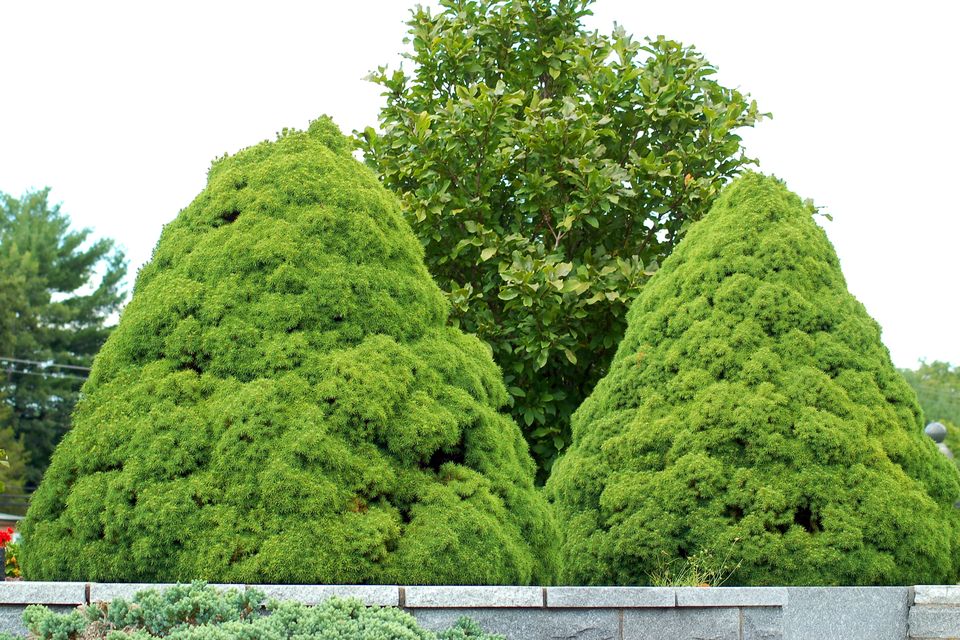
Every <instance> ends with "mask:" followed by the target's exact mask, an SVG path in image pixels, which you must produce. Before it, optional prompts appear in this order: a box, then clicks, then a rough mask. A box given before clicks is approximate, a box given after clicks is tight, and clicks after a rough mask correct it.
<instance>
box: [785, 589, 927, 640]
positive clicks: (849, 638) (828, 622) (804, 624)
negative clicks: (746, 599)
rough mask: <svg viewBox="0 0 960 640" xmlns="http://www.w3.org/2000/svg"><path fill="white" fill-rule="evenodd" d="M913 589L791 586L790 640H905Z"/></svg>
mask: <svg viewBox="0 0 960 640" xmlns="http://www.w3.org/2000/svg"><path fill="white" fill-rule="evenodd" d="M912 595H913V594H912V588H911V587H787V605H786V606H785V607H784V608H783V631H784V636H785V637H786V638H789V640H904V638H906V637H907V613H908V611H909V609H910V602H911V600H912Z"/></svg>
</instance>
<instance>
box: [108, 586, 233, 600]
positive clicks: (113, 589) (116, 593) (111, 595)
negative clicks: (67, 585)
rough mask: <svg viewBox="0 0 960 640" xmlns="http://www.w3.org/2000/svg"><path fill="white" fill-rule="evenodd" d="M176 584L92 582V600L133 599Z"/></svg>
mask: <svg viewBox="0 0 960 640" xmlns="http://www.w3.org/2000/svg"><path fill="white" fill-rule="evenodd" d="M174 586H176V585H175V584H171V583H159V582H158V583H139V582H93V583H91V584H90V602H110V601H112V600H114V599H115V598H123V599H124V600H132V599H133V596H135V595H136V594H138V593H140V592H141V591H146V590H147V589H155V590H157V591H163V590H164V589H169V588H170V587H174ZM210 586H211V587H216V588H217V589H221V590H223V591H226V590H228V589H235V590H237V591H243V590H244V589H245V588H246V587H245V586H244V585H242V584H211V585H210Z"/></svg>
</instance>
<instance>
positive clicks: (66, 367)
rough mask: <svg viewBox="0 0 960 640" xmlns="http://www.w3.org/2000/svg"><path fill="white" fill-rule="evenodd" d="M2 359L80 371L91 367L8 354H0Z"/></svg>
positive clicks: (88, 369)
mask: <svg viewBox="0 0 960 640" xmlns="http://www.w3.org/2000/svg"><path fill="white" fill-rule="evenodd" d="M0 360H4V361H6V362H18V363H21V364H33V365H37V366H38V367H44V368H47V367H57V368H59V369H76V370H78V371H90V367H81V366H80V365H76V364H58V363H56V362H41V361H39V360H24V359H23V358H9V357H7V356H0Z"/></svg>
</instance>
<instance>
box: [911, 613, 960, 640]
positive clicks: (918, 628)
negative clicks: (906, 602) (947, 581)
mask: <svg viewBox="0 0 960 640" xmlns="http://www.w3.org/2000/svg"><path fill="white" fill-rule="evenodd" d="M909 630H910V638H951V639H953V640H956V639H957V638H960V607H945V606H942V605H934V606H927V605H915V606H913V607H911V609H910V618H909Z"/></svg>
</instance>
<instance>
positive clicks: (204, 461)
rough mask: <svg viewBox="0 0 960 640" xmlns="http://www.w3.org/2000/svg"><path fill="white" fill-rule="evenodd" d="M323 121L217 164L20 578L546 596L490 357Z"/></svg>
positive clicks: (104, 370) (35, 528) (32, 536)
mask: <svg viewBox="0 0 960 640" xmlns="http://www.w3.org/2000/svg"><path fill="white" fill-rule="evenodd" d="M446 318H447V304H446V302H445V300H444V298H443V296H442V294H441V292H440V290H439V288H438V287H437V286H436V285H435V284H434V282H433V281H432V280H431V278H430V276H429V274H428V273H427V271H426V269H425V267H424V264H423V259H422V250H421V248H420V244H419V243H418V241H417V239H416V238H415V237H414V235H413V233H412V232H411V230H410V228H409V226H408V225H407V224H406V223H405V222H404V220H403V217H402V215H401V213H400V211H399V207H398V204H397V202H396V200H395V199H394V198H393V197H392V196H391V195H389V194H388V193H387V191H385V190H384V189H383V188H382V187H381V186H380V185H379V183H378V181H377V179H376V177H375V176H374V175H373V174H372V173H371V172H370V171H369V170H368V169H366V168H364V167H363V166H361V165H360V163H358V162H357V161H355V160H354V159H353V158H352V157H351V156H350V148H349V146H348V143H347V141H346V139H345V138H344V137H343V136H342V135H341V134H340V132H339V131H338V130H337V129H336V127H335V126H333V125H332V123H331V122H330V121H329V120H328V119H320V120H318V121H315V122H314V123H313V124H312V125H311V126H310V128H309V131H307V132H296V131H293V132H288V131H284V133H283V134H281V135H280V136H279V138H278V140H277V141H276V142H275V143H267V142H265V143H262V144H259V145H257V146H254V147H251V148H249V149H246V150H244V151H241V152H240V153H238V154H236V155H235V156H233V157H226V158H223V159H220V160H218V161H217V162H215V163H214V165H213V167H212V168H211V170H210V174H209V178H208V184H207V187H206V189H205V190H204V191H203V192H202V193H201V194H200V195H199V196H198V197H197V198H196V200H194V202H193V203H192V204H191V205H190V206H189V207H187V208H186V209H184V210H183V211H182V212H181V213H180V215H179V216H178V217H177V219H176V220H175V221H174V222H172V223H171V224H170V225H168V226H167V227H166V228H165V229H164V231H163V234H162V236H161V238H160V241H159V243H158V245H157V247H156V249H155V251H154V255H153V259H152V261H151V263H150V264H148V265H147V266H145V267H144V268H143V270H142V271H141V272H140V274H139V275H138V278H137V283H136V286H135V289H134V294H133V298H132V300H131V301H130V304H129V306H128V307H127V308H126V310H125V311H124V313H123V315H122V318H121V320H120V324H119V326H118V328H117V329H116V331H115V332H114V333H113V335H112V336H111V337H110V339H109V340H108V342H107V343H106V345H105V346H104V347H103V350H102V352H101V353H100V354H99V356H98V357H97V359H96V362H95V365H94V368H93V372H92V373H91V376H90V379H89V380H88V381H87V383H86V385H85V386H84V389H83V398H82V401H81V402H80V404H79V407H78V410H77V412H76V415H75V416H74V426H73V429H72V430H71V432H70V433H69V434H68V436H67V437H66V438H65V439H64V441H63V443H62V444H61V445H60V447H59V448H58V450H57V452H56V455H55V456H54V459H53V462H52V464H51V466H50V469H49V471H48V472H47V474H46V477H45V478H44V480H43V483H42V485H41V486H40V488H39V489H38V490H37V492H36V494H35V495H34V497H33V501H32V504H31V507H30V510H29V513H28V515H27V518H26V520H25V522H24V524H23V527H22V531H23V534H24V538H25V547H24V549H23V554H22V556H23V557H22V562H23V569H24V575H25V576H26V577H27V578H28V579H33V580H38V579H39V580H115V581H177V580H188V579H205V580H210V581H220V582H255V583H263V582H287V583H290V582H303V583H451V584H456V583H480V584H484V583H529V582H532V581H535V582H540V581H549V580H550V578H551V576H552V573H553V560H554V557H555V551H554V550H552V547H551V542H552V540H553V536H554V528H553V525H552V520H551V517H550V515H549V510H548V507H547V503H546V501H545V500H544V499H543V497H542V496H541V495H540V494H539V493H538V492H537V490H536V489H535V487H534V484H533V477H534V465H533V462H532V460H531V458H530V456H529V454H528V451H527V446H526V444H525V442H524V440H523V437H522V436H521V433H520V430H519V429H518V427H517V426H516V424H515V423H514V422H512V421H511V419H510V418H509V417H507V416H506V415H504V414H502V413H500V412H499V411H498V409H499V408H500V407H502V406H503V405H504V404H505V403H506V402H507V398H508V396H507V394H506V389H505V388H504V385H503V382H502V378H501V375H500V372H499V370H498V369H497V367H496V365H495V364H494V363H493V360H492V358H491V355H490V350H489V348H488V347H486V346H485V345H484V344H482V343H481V342H480V341H479V340H477V339H476V338H475V337H473V336H467V335H464V334H462V333H461V332H459V331H458V330H456V329H453V328H448V327H446Z"/></svg>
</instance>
